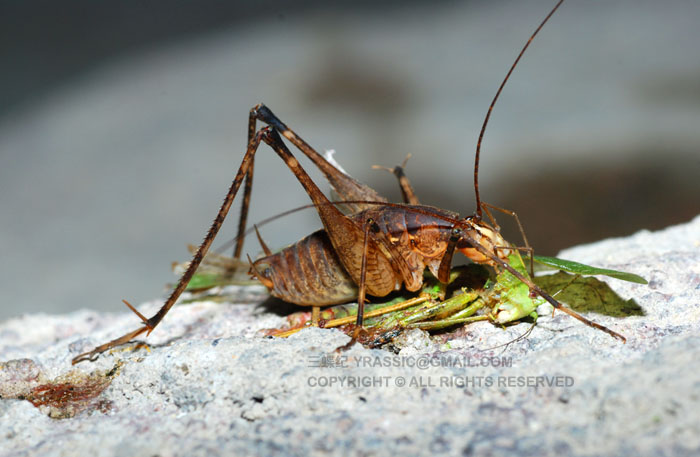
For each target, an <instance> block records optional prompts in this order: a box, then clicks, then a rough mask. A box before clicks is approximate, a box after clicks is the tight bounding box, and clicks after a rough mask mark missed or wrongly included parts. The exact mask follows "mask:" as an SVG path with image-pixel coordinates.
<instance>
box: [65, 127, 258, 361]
mask: <svg viewBox="0 0 700 457" xmlns="http://www.w3.org/2000/svg"><path fill="white" fill-rule="evenodd" d="M264 133H265V132H264V131H260V132H258V133H257V134H255V135H253V137H252V138H251V139H250V141H248V147H247V149H246V153H245V155H244V156H243V160H242V162H241V166H240V167H239V168H238V171H237V172H236V176H235V177H234V179H233V182H232V183H231V187H230V188H229V190H228V192H227V193H226V197H224V201H223V203H222V204H221V208H220V209H219V212H218V213H217V215H216V218H214V221H213V222H212V225H211V227H209V230H208V231H207V234H206V235H205V237H204V240H203V241H202V243H201V244H200V245H199V247H198V248H197V252H195V254H194V256H193V257H192V260H191V261H190V264H189V266H188V267H187V270H186V271H185V273H184V274H183V275H182V277H180V280H179V281H178V283H177V286H175V289H174V290H173V291H172V292H171V294H170V296H169V297H168V299H167V300H166V301H165V304H163V306H162V307H161V308H160V309H159V310H158V312H157V313H156V314H154V315H153V316H151V317H150V318H148V319H146V320H144V319H143V316H141V315H140V313H136V314H137V315H138V316H139V318H140V319H141V320H142V321H143V326H142V327H140V328H138V329H136V330H134V331H132V332H129V333H126V334H124V335H122V336H120V337H119V338H116V339H114V340H112V341H110V342H108V343H105V344H103V345H100V346H98V347H96V348H95V349H93V350H92V351H90V352H86V353H83V354H80V355H78V356H77V357H75V358H74V359H73V361H72V363H73V364H76V363H78V362H82V361H83V360H92V359H94V358H95V357H97V356H98V355H99V354H101V353H103V352H105V351H107V350H109V349H111V348H113V347H116V346H120V345H122V344H125V343H127V342H129V341H130V340H132V339H133V338H136V337H137V336H139V335H141V334H143V333H145V332H148V333H149V334H150V333H151V332H152V331H153V329H154V328H155V327H156V326H157V325H158V324H159V323H160V321H162V320H163V318H164V317H165V315H166V314H167V313H168V311H170V308H172V307H173V305H175V302H176V301H177V299H178V298H179V297H180V295H181V294H182V292H183V291H184V290H185V288H186V287H187V284H188V283H189V282H190V279H192V276H194V273H195V271H197V268H198V267H199V265H200V263H202V259H204V256H205V255H206V253H207V251H209V248H210V247H211V244H212V243H213V241H214V238H215V237H216V235H217V233H218V232H219V229H220V228H221V225H222V224H223V223H224V219H225V218H226V215H227V214H228V212H229V210H230V209H231V204H232V203H233V200H234V198H235V197H236V194H237V193H238V190H239V188H240V186H241V183H242V182H243V180H244V179H245V178H246V176H247V175H248V172H249V170H250V166H251V164H252V162H253V157H254V156H255V153H256V151H257V150H258V146H259V145H260V141H261V139H262V137H263V134H264ZM134 311H135V310H134Z"/></svg>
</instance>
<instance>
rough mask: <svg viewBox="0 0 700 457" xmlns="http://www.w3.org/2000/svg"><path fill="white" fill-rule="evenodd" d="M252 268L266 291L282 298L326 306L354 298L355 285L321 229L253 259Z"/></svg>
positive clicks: (302, 303) (304, 304)
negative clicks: (268, 290) (264, 255)
mask: <svg viewBox="0 0 700 457" xmlns="http://www.w3.org/2000/svg"><path fill="white" fill-rule="evenodd" d="M252 268H254V269H255V270H257V272H258V275H260V277H259V279H260V280H261V282H263V284H265V285H266V286H267V288H268V289H270V294H271V295H272V296H274V297H277V298H280V299H282V300H284V301H286V302H290V303H295V304H297V305H302V306H326V305H335V304H339V303H347V302H349V301H353V300H355V299H356V298H357V285H356V284H355V283H354V282H353V280H352V279H351V278H350V276H349V275H348V274H347V272H346V271H345V269H344V268H343V265H342V264H341V263H340V260H339V259H338V256H337V255H336V253H335V250H334V249H333V245H332V244H331V242H330V240H329V239H328V235H327V234H326V232H325V230H318V231H316V232H314V233H312V234H311V235H309V236H307V237H305V238H303V239H301V240H300V241H298V242H296V243H294V244H292V245H290V246H287V247H286V248H284V249H282V250H281V251H279V252H277V253H275V254H272V255H269V256H266V257H263V258H260V259H258V260H256V261H255V262H253V266H252Z"/></svg>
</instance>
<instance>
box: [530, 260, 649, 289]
mask: <svg viewBox="0 0 700 457" xmlns="http://www.w3.org/2000/svg"><path fill="white" fill-rule="evenodd" d="M533 258H534V260H535V262H537V263H540V264H542V265H546V266H549V267H553V268H556V269H558V270H562V271H568V272H569V273H576V274H580V275H586V276H588V275H605V276H610V277H611V278H615V279H620V280H622V281H629V282H634V283H637V284H648V282H647V280H646V279H644V278H642V277H641V276H637V275H635V274H633V273H627V272H624V271H617V270H609V269H606V268H597V267H592V266H590V265H585V264H583V263H578V262H574V261H572V260H564V259H558V258H556V257H546V256H542V255H536V256H533Z"/></svg>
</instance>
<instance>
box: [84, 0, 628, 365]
mask: <svg viewBox="0 0 700 457" xmlns="http://www.w3.org/2000/svg"><path fill="white" fill-rule="evenodd" d="M562 2H563V0H559V2H558V3H557V4H556V5H555V6H554V8H553V9H552V10H551V11H550V12H549V13H548V14H547V16H546V17H545V18H544V20H543V21H542V22H541V23H540V25H539V26H538V27H537V29H536V30H535V31H534V33H533V34H532V35H531V36H530V38H529V39H528V41H527V42H526V44H525V45H524V46H523V48H522V50H521V51H520V54H519V55H518V57H517V58H516V59H515V61H514V63H513V64H512V65H511V67H510V69H509V71H508V73H507V74H506V76H505V78H504V79H503V81H502V82H501V85H500V87H499V88H498V91H497V92H496V95H495V96H494V98H493V100H492V102H491V104H490V106H489V109H488V111H487V113H486V116H485V119H484V123H483V125H482V127H481V131H480V134H479V139H478V141H477V146H476V155H475V161H474V192H475V196H476V211H475V213H474V214H473V215H471V216H467V217H465V218H459V216H458V214H457V213H454V212H451V211H447V210H443V209H438V208H434V207H431V206H424V205H420V204H419V202H418V199H417V198H416V196H415V193H414V192H413V189H412V188H411V185H410V183H409V182H408V179H407V178H406V177H405V175H404V174H403V170H402V167H396V168H394V169H393V170H392V171H394V174H395V175H396V176H397V177H398V178H399V183H400V185H401V190H402V193H403V195H404V200H405V201H404V204H393V203H389V202H387V200H386V199H385V198H383V197H381V196H380V195H379V194H377V192H376V191H374V190H373V189H371V188H370V187H369V186H367V185H365V184H362V183H360V182H358V181H357V180H355V179H353V178H352V177H350V176H348V175H347V174H345V173H344V172H342V171H340V170H339V169H338V168H336V167H335V166H334V165H333V164H332V163H330V162H329V161H328V160H327V159H326V158H324V157H323V156H322V155H321V154H319V153H318V152H317V151H316V150H315V149H314V148H312V147H311V146H310V145H309V144H308V143H306V142H305V141H304V140H303V139H302V138H301V137H300V136H299V135H297V134H296V133H295V132H294V131H293V130H292V129H290V128H289V127H287V125H286V124H285V123H283V122H282V121H281V120H280V119H279V118H278V117H277V116H276V115H275V114H273V113H272V111H270V109H269V108H267V107H266V106H265V105H263V104H259V105H257V106H255V107H254V108H252V109H251V110H250V115H249V120H248V146H247V149H246V153H245V155H244V157H243V160H242V163H241V166H240V167H239V169H238V171H237V173H236V176H235V178H234V180H233V183H232V184H231V187H230V188H229V190H228V193H227V194H226V197H225V198H224V202H223V204H222V205H221V209H220V210H219V212H218V214H217V215H216V217H215V219H214V222H213V223H212V225H211V227H210V228H209V231H208V232H207V234H206V236H205V238H204V241H203V242H202V243H201V245H200V246H199V248H198V249H197V251H196V253H195V254H194V256H193V258H192V260H191V262H190V263H189V266H188V268H187V270H186V271H185V273H184V274H183V275H182V277H181V278H180V280H179V282H178V284H177V286H176V287H175V289H174V290H173V291H172V293H171V294H170V296H169V297H168V299H167V300H166V302H165V303H164V304H163V306H162V307H161V308H160V309H159V310H158V312H157V313H156V314H154V315H153V316H152V317H150V318H146V317H145V316H143V315H142V314H141V313H139V312H138V311H137V310H136V309H134V308H133V307H132V306H131V305H130V304H128V303H127V302H125V303H126V304H127V306H129V308H130V309H131V310H132V311H134V313H136V314H137V315H138V316H139V318H140V319H141V320H142V322H143V324H142V325H141V326H140V327H139V328H137V329H136V330H134V331H132V332H129V333H127V334H125V335H123V336H121V337H119V338H116V339H114V340H112V341H110V342H108V343H105V344H103V345H101V346H98V347H97V348H95V349H93V350H92V351H89V352H86V353H83V354H80V355H78V356H77V357H75V358H74V359H73V364H75V363H78V362H80V361H83V360H92V359H94V358H95V357H96V356H98V355H99V354H100V353H102V352H104V351H106V350H108V349H110V348H113V347H115V346H119V345H121V344H124V343H127V342H128V341H130V340H132V339H133V338H135V337H137V336H139V335H141V334H143V333H147V334H149V333H150V332H151V331H153V329H154V328H155V327H156V326H157V325H158V324H159V323H160V322H161V320H163V318H164V317H165V315H166V314H167V313H168V311H170V308H172V307H173V305H174V304H175V302H176V301H177V299H178V297H179V296H180V294H182V292H183V291H184V290H185V288H186V286H187V284H188V282H189V281H190V279H191V278H192V276H193V275H194V273H195V271H196V270H197V268H198V266H199V265H200V263H201V262H202V259H203V258H204V256H205V255H206V253H207V252H208V250H209V248H210V246H211V244H212V242H213V241H214V238H215V237H216V235H217V233H218V232H219V229H220V228H221V225H222V224H223V222H224V219H225V218H226V215H227V214H228V212H229V209H230V208H231V204H232V203H233V200H234V198H235V197H236V195H237V193H238V191H239V189H240V187H241V184H242V183H243V182H244V180H245V185H244V191H243V194H244V195H243V204H242V207H241V216H240V221H239V227H238V238H237V243H236V248H235V250H234V257H235V258H236V259H238V258H240V256H241V251H242V247H243V239H244V233H245V230H246V220H247V215H248V208H249V203H250V195H251V192H252V183H253V169H254V157H255V153H256V152H257V151H258V148H259V146H260V143H261V142H264V143H266V144H267V145H269V146H270V147H271V148H272V149H273V150H274V151H275V152H276V153H277V154H278V155H279V156H280V158H281V159H282V160H283V161H284V162H285V163H286V165H287V166H288V167H289V169H290V170H291V172H292V173H293V174H294V176H296V178H297V179H298V180H299V182H300V183H301V185H302V186H303V187H304V190H305V191H306V193H307V194H308V195H309V197H310V198H311V201H312V202H313V204H314V206H315V207H316V210H317V212H318V215H319V217H320V218H321V222H322V224H323V228H322V229H320V230H318V231H316V232H314V233H312V234H311V235H308V236H306V237H305V238H303V239H302V240H300V241H298V242H296V243H294V244H292V245H290V246H288V247H286V248H284V249H282V250H281V251H279V252H277V253H274V254H273V253H272V252H271V251H270V250H269V248H268V247H267V246H266V244H265V243H264V241H263V240H262V238H261V237H260V234H259V233H257V230H256V233H257V235H258V240H259V241H260V244H261V246H262V249H263V251H264V253H265V255H264V257H261V258H259V259H257V260H255V261H252V260H251V261H250V272H251V275H253V276H255V277H256V278H257V279H258V280H259V281H260V282H261V283H262V284H264V285H265V286H266V287H267V288H268V289H269V291H270V294H271V295H273V296H275V297H278V298H280V299H282V300H284V301H287V302H290V303H294V304H297V305H301V306H311V307H313V311H314V312H313V316H314V319H313V320H314V322H317V321H318V314H319V308H320V307H323V306H328V305H334V304H338V303H346V302H349V301H353V300H356V299H357V301H358V312H357V325H356V331H355V334H354V337H353V341H354V340H355V339H356V338H357V337H358V336H359V334H360V332H361V330H362V324H363V311H364V303H365V297H366V295H372V296H375V297H383V296H386V295H388V294H389V293H391V292H393V291H395V290H399V289H401V288H402V287H403V288H405V289H406V290H408V291H411V292H413V291H416V290H419V289H420V288H421V286H422V285H423V272H424V270H425V268H426V267H427V268H428V269H429V270H430V271H431V273H432V274H433V275H434V276H435V277H436V278H438V280H440V281H441V282H443V283H446V282H447V281H448V278H449V273H450V269H451V264H452V257H453V255H454V252H455V251H459V252H461V253H462V254H464V255H465V256H466V257H468V258H469V259H471V260H472V261H473V262H476V263H480V264H486V265H489V266H491V267H493V268H495V269H496V270H501V269H505V270H508V271H509V272H510V273H511V274H513V275H514V276H515V277H517V278H518V279H519V280H520V281H522V282H523V283H525V284H526V285H527V286H528V287H529V288H530V290H531V292H532V293H534V294H537V295H539V296H541V297H542V298H543V299H545V300H546V301H548V302H549V303H550V304H552V306H554V308H555V309H558V310H561V311H563V312H565V313H567V314H569V315H571V316H572V317H574V318H576V319H578V320H579V321H581V322H583V323H585V324H586V325H589V326H591V327H594V328H597V329H599V330H602V331H604V332H606V333H608V334H609V335H611V336H613V337H615V338H618V339H620V340H622V341H625V338H624V337H623V336H622V335H620V334H618V333H616V332H614V331H612V330H610V329H608V328H606V327H604V326H602V325H600V324H597V323H595V322H593V321H591V320H589V319H587V318H585V317H583V316H581V315H580V314H578V313H576V312H575V311H573V310H571V309H569V308H566V307H564V306H562V305H561V304H560V303H559V302H558V301H557V300H555V299H554V298H552V297H551V296H550V295H549V294H547V293H546V292H545V291H543V290H542V289H541V288H540V287H538V286H537V285H536V284H534V283H533V282H532V281H531V280H530V279H529V278H527V277H525V276H523V275H522V274H520V273H519V272H518V271H516V270H515V269H514V268H513V267H511V266H510V265H509V264H508V262H507V256H508V255H509V254H510V253H511V252H512V250H514V249H519V250H524V251H527V252H529V253H530V254H531V253H532V249H531V248H530V246H529V244H528V243H527V239H526V238H525V235H524V232H523V230H522V226H521V224H520V221H519V220H518V218H517V215H516V214H515V213H514V212H513V211H509V210H505V209H502V208H498V207H496V206H493V205H489V204H487V203H484V202H483V201H481V198H480V195H479V181H478V173H479V157H480V151H481V142H482V140H483V136H484V132H485V131H486V126H487V124H488V121H489V118H490V116H491V112H492V110H493V107H494V106H495V104H496V101H497V100H498V97H499V96H500V94H501V91H502V90H503V87H504V86H505V84H506V82H507V81H508V79H509V77H510V75H511V73H512V72H513V69H514V68H515V67H516V65H517V64H518V62H519V61H520V58H521V57H522V55H523V54H524V52H525V50H526V49H527V48H528V46H529V45H530V43H531V42H532V40H533V38H534V37H535V36H536V35H537V33H538V32H539V31H540V29H541V28H542V27H543V26H544V24H545V23H546V22H547V21H548V20H549V18H550V17H551V16H552V15H553V14H554V12H555V11H556V10H557V9H558V8H559V6H560V5H561V3H562ZM258 121H260V122H262V123H264V124H266V125H265V126H264V127H262V128H261V129H259V130H258V127H257V122H258ZM281 137H284V138H285V139H286V140H287V141H289V142H290V143H291V144H292V145H294V146H295V147H296V148H297V149H298V150H299V151H301V152H302V153H303V154H304V155H306V156H307V157H308V158H309V159H310V160H311V161H312V162H313V163H314V164H315V165H316V166H317V167H318V168H319V169H320V170H321V172H322V173H323V174H324V175H325V177H326V179H327V180H328V181H329V183H330V184H331V186H332V187H333V189H334V190H335V191H336V193H337V194H338V196H339V199H340V201H339V202H331V201H330V200H329V199H328V198H327V197H326V196H325V195H324V194H323V192H321V190H320V189H319V188H318V186H317V185H316V184H315V183H314V182H313V181H312V179H311V178H310V177H309V175H308V174H307V173H306V171H305V170H304V169H303V168H302V166H301V165H300V164H299V162H298V161H297V159H296V158H295V157H294V156H293V155H292V153H291V152H290V150H289V149H288V148H287V146H286V145H285V143H284V142H283V140H282V138H281ZM341 204H342V208H343V211H341V207H340V205H341ZM489 208H491V209H495V210H498V211H502V212H504V213H506V214H509V215H511V216H513V217H515V219H516V222H517V223H518V226H519V227H520V230H521V233H522V234H523V239H524V240H525V246H524V247H514V246H512V245H510V244H509V243H507V242H506V241H505V240H504V239H503V237H502V236H501V235H500V228H499V226H498V224H497V223H496V221H495V219H494V218H493V217H492V215H491V213H490V211H489ZM483 213H486V215H487V216H488V218H489V220H490V222H491V224H489V223H487V222H485V221H484V220H483V218H482V215H483ZM249 260H250V259H249Z"/></svg>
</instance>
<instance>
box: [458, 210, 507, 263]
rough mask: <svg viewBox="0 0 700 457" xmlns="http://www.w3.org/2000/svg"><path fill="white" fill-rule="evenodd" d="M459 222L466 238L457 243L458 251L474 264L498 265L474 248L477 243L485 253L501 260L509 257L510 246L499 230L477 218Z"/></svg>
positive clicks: (470, 217)
mask: <svg viewBox="0 0 700 457" xmlns="http://www.w3.org/2000/svg"><path fill="white" fill-rule="evenodd" d="M459 222H460V224H459V229H461V230H462V232H463V233H464V234H465V235H466V236H462V237H461V239H460V241H459V242H458V243H457V250H458V251H459V252H461V253H462V254H464V255H465V256H467V257H468V258H469V259H470V260H471V261H472V262H475V263H479V264H485V265H490V266H496V263H497V262H496V261H494V260H493V259H492V258H490V257H489V256H487V255H486V254H484V252H483V251H481V250H479V249H478V248H476V247H475V246H474V244H475V243H476V244H478V245H479V246H480V247H482V248H484V250H485V251H487V252H490V253H493V254H494V255H496V256H498V257H500V258H501V259H506V258H507V257H508V255H509V254H510V249H508V248H507V246H510V245H509V244H508V242H506V240H504V239H503V237H502V236H501V234H500V232H499V231H498V230H497V229H495V228H493V227H491V226H490V225H489V224H487V223H486V222H484V221H482V220H481V219H480V218H478V217H475V216H468V217H465V218H464V219H462V220H460V221H459Z"/></svg>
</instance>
